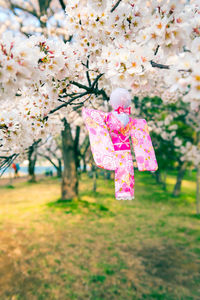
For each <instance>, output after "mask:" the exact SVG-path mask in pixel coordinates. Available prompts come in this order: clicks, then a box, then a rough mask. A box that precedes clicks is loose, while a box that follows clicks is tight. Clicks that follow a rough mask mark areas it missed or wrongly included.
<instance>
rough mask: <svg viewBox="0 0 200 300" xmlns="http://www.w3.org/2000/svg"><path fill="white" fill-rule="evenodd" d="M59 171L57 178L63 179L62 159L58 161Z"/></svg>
mask: <svg viewBox="0 0 200 300" xmlns="http://www.w3.org/2000/svg"><path fill="white" fill-rule="evenodd" d="M56 171H57V177H59V178H60V177H62V161H61V159H58V167H57V168H56Z"/></svg>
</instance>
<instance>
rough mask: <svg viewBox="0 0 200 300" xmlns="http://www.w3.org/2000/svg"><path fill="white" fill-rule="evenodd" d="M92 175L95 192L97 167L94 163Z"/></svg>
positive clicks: (94, 190)
mask: <svg viewBox="0 0 200 300" xmlns="http://www.w3.org/2000/svg"><path fill="white" fill-rule="evenodd" d="M92 177H93V192H96V190H97V169H96V166H95V165H94V164H92Z"/></svg>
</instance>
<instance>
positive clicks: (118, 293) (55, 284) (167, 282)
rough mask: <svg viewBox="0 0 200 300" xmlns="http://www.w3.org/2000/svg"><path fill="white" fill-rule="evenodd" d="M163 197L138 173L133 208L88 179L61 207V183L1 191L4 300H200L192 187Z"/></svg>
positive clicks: (109, 184) (104, 184)
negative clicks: (94, 186)
mask: <svg viewBox="0 0 200 300" xmlns="http://www.w3.org/2000/svg"><path fill="white" fill-rule="evenodd" d="M186 179H187V180H185V181H184V186H183V192H184V193H183V195H182V196H181V197H178V198H173V197H171V195H170V191H171V189H172V184H173V182H174V176H170V177H169V178H168V180H167V183H168V189H167V191H166V192H164V191H163V190H162V188H161V186H159V185H156V184H155V179H154V178H153V177H152V175H151V174H149V173H145V172H143V173H139V172H136V195H135V196H136V197H135V200H134V201H117V200H115V199H114V197H113V195H114V183H113V181H112V180H103V179H102V178H98V180H97V192H96V193H94V192H92V180H91V179H89V178H88V177H87V176H86V175H83V176H82V178H81V182H80V199H79V201H74V202H67V203H64V202H58V201H57V200H58V199H59V196H60V182H59V180H58V179H55V178H52V179H42V180H40V181H39V182H38V183H36V184H30V183H18V184H16V185H15V187H14V188H13V189H11V188H8V187H0V299H1V300H4V299H11V300H23V299H26V300H34V299H36V300H42V299H45V300H51V299H59V300H65V299H66V300H68V299H69V300H71V299H81V300H82V299H91V300H100V299H109V300H110V299H113V300H116V299H121V300H126V299H131V300H134V299H136V300H137V299H148V300H151V299H156V300H157V299H169V300H173V299H174V300H179V299H180V300H185V299H188V300H189V299H200V226H199V225H200V218H198V217H197V216H196V215H195V203H194V201H195V183H194V180H193V178H190V177H188V176H187V177H186Z"/></svg>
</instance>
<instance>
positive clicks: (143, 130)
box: [130, 119, 158, 171]
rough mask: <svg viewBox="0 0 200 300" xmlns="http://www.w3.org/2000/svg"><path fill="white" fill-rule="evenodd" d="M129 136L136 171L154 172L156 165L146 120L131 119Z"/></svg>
mask: <svg viewBox="0 0 200 300" xmlns="http://www.w3.org/2000/svg"><path fill="white" fill-rule="evenodd" d="M130 134H131V140H132V143H133V149H134V152H135V158H136V162H137V166H138V170H139V171H156V170H157V169H158V164H157V161H156V156H155V152H154V149H153V145H152V141H151V137H150V135H149V130H148V126H147V122H146V120H144V119H133V120H132V126H131V131H130Z"/></svg>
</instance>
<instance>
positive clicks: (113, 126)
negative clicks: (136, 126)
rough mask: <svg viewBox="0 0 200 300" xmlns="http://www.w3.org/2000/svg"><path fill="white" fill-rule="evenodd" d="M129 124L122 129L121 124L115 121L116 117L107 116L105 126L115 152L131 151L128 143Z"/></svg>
mask: <svg viewBox="0 0 200 300" xmlns="http://www.w3.org/2000/svg"><path fill="white" fill-rule="evenodd" d="M129 123H130V122H129ZM129 123H128V124H127V125H126V126H125V127H123V124H122V123H121V122H120V121H119V120H118V119H117V117H115V116H114V115H113V114H111V113H109V114H108V115H107V117H106V124H107V127H108V131H109V134H110V137H111V140H112V143H113V146H114V150H115V151H120V150H131V147H130V141H129V134H130V129H129Z"/></svg>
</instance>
